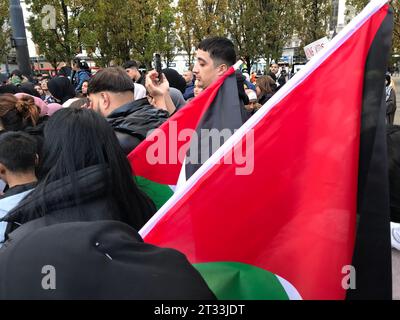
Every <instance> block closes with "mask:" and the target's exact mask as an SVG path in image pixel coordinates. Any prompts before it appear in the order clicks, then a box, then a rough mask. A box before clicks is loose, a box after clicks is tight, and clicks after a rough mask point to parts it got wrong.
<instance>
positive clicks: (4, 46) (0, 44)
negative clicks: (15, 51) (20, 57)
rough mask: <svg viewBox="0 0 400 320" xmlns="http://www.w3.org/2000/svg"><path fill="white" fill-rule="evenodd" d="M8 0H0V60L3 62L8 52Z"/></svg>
mask: <svg viewBox="0 0 400 320" xmlns="http://www.w3.org/2000/svg"><path fill="white" fill-rule="evenodd" d="M8 17H9V1H8V0H0V62H3V61H4V62H5V60H6V58H7V54H9V52H10V49H11V48H10V35H11V34H10V28H9V19H8Z"/></svg>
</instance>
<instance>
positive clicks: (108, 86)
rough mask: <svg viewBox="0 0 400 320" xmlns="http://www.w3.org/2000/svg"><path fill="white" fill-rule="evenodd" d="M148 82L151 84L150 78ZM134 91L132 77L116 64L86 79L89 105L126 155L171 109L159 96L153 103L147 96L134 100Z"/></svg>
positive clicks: (166, 118) (166, 84) (166, 117)
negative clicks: (112, 132) (112, 130)
mask: <svg viewBox="0 0 400 320" xmlns="http://www.w3.org/2000/svg"><path fill="white" fill-rule="evenodd" d="M146 81H147V80H146ZM148 85H151V80H149V84H148ZM163 85H165V86H168V81H166V80H165V82H164V84H163ZM134 90H135V85H134V83H133V82H132V80H131V79H130V78H129V77H128V75H127V74H126V72H125V71H124V70H123V69H122V68H118V67H112V68H107V69H103V70H101V71H99V72H98V73H97V74H96V75H95V76H94V77H93V78H92V79H91V81H90V82H89V88H88V93H89V99H90V100H91V108H92V109H94V110H95V111H96V112H98V113H100V114H101V115H103V116H104V117H105V118H106V119H107V121H108V123H109V124H110V125H111V126H112V128H113V129H114V131H115V132H116V134H117V137H118V140H119V142H120V145H121V147H122V148H123V150H124V152H125V153H126V154H129V153H130V152H131V151H132V150H133V149H135V148H136V147H137V146H138V145H139V143H140V142H142V141H143V140H144V139H145V138H146V136H147V134H148V133H149V132H150V131H152V130H154V129H157V128H158V127H159V126H161V124H163V123H164V122H165V121H167V120H168V118H169V116H170V114H172V113H173V112H174V111H175V110H174V109H173V110H170V112H169V111H168V108H167V103H166V102H165V100H163V99H160V100H159V101H158V102H156V103H155V104H154V105H151V104H150V103H149V102H148V100H147V98H144V99H140V100H136V101H134ZM167 90H168V87H167ZM153 95H155V94H154V93H153ZM171 103H172V101H171Z"/></svg>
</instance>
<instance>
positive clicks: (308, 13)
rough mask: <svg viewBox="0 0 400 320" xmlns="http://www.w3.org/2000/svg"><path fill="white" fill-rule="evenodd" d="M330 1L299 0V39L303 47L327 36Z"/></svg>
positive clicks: (330, 12)
mask: <svg viewBox="0 0 400 320" xmlns="http://www.w3.org/2000/svg"><path fill="white" fill-rule="evenodd" d="M331 4H332V1H331V0H301V1H299V7H298V10H299V11H300V12H301V13H302V15H301V23H300V25H299V29H298V32H299V37H300V39H301V41H302V44H303V45H304V46H306V45H308V44H310V43H312V42H314V41H316V40H318V39H321V38H323V37H325V36H327V34H328V30H329V22H330V17H331V14H332V5H331Z"/></svg>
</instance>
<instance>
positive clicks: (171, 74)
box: [162, 68, 186, 95]
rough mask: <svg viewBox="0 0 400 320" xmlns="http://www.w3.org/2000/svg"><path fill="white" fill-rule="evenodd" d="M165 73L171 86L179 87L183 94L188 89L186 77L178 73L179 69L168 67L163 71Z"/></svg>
mask: <svg viewBox="0 0 400 320" xmlns="http://www.w3.org/2000/svg"><path fill="white" fill-rule="evenodd" d="M162 72H163V73H164V74H165V77H166V78H167V80H168V82H169V86H170V88H175V89H178V90H179V91H180V92H181V93H182V95H183V94H184V93H185V90H186V81H185V79H184V78H183V77H182V76H181V75H180V74H179V73H178V71H176V70H174V69H171V68H166V69H164V70H163V71H162Z"/></svg>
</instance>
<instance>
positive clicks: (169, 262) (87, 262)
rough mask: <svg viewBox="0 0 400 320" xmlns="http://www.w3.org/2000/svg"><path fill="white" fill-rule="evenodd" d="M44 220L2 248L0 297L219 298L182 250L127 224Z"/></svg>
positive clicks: (36, 298)
mask: <svg viewBox="0 0 400 320" xmlns="http://www.w3.org/2000/svg"><path fill="white" fill-rule="evenodd" d="M43 220H44V219H43V218H42V219H39V220H38V221H35V222H34V223H28V224H26V225H24V226H22V227H21V228H20V229H19V230H18V231H17V232H15V233H14V234H12V241H10V242H9V243H8V244H7V245H6V246H5V247H3V248H2V249H0V278H1V284H2V285H1V286H0V300H215V299H216V298H215V295H214V294H213V293H212V292H211V290H210V289H209V288H208V286H207V284H206V283H205V281H204V280H203V278H202V277H201V275H200V274H199V272H198V271H197V270H196V269H195V268H194V267H193V266H192V265H191V264H190V263H189V261H188V260H187V258H186V257H185V256H184V255H183V254H181V253H180V252H178V251H176V250H172V249H164V248H159V247H156V246H153V245H150V244H146V243H144V242H143V240H142V238H141V237H140V235H139V234H138V233H137V232H136V231H135V230H134V229H132V228H130V227H129V226H128V225H126V224H123V223H120V222H117V221H92V222H82V221H80V222H63V223H56V224H48V223H46V222H44V221H43ZM40 222H43V223H42V224H40Z"/></svg>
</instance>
